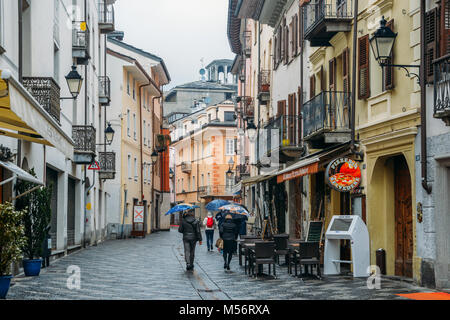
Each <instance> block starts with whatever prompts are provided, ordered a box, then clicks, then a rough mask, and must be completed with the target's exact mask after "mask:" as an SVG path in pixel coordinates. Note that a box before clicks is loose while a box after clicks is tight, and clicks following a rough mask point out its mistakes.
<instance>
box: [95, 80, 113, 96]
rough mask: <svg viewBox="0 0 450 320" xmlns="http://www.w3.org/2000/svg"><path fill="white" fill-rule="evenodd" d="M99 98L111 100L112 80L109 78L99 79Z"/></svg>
mask: <svg viewBox="0 0 450 320" xmlns="http://www.w3.org/2000/svg"><path fill="white" fill-rule="evenodd" d="M98 97H99V98H100V99H107V100H108V101H109V100H110V99H111V80H110V79H109V77H108V76H100V77H98Z"/></svg>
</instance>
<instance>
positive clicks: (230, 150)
mask: <svg viewBox="0 0 450 320" xmlns="http://www.w3.org/2000/svg"><path fill="white" fill-rule="evenodd" d="M234 151H235V150H234V139H227V140H226V151H225V155H227V156H232V155H234Z"/></svg>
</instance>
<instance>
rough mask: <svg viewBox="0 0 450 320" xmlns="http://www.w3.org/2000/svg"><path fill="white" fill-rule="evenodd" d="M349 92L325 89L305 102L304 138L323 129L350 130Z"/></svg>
mask: <svg viewBox="0 0 450 320" xmlns="http://www.w3.org/2000/svg"><path fill="white" fill-rule="evenodd" d="M350 97H351V94H350V93H349V92H342V91H323V92H321V93H320V94H318V95H317V96H315V97H314V98H312V99H311V100H310V101H308V102H306V103H305V104H303V135H304V138H305V139H307V138H308V137H310V136H312V135H314V134H316V133H318V132H319V131H322V130H328V131H338V130H350Z"/></svg>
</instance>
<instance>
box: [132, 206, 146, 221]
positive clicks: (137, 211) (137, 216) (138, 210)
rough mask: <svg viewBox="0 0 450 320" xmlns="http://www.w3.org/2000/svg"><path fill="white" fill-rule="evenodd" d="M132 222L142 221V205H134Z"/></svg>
mask: <svg viewBox="0 0 450 320" xmlns="http://www.w3.org/2000/svg"><path fill="white" fill-rule="evenodd" d="M134 223H144V206H135V207H134Z"/></svg>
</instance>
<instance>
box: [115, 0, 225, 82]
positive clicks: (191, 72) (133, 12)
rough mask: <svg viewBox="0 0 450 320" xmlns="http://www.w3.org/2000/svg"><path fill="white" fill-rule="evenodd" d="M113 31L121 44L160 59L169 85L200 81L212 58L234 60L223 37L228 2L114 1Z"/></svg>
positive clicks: (189, 0)
mask: <svg viewBox="0 0 450 320" xmlns="http://www.w3.org/2000/svg"><path fill="white" fill-rule="evenodd" d="M114 7H115V14H116V30H119V31H124V32H125V38H124V41H125V42H127V43H129V44H131V45H133V46H135V47H137V48H140V49H143V50H145V51H148V52H150V53H153V54H156V55H157V56H159V57H161V58H163V59H164V61H165V63H166V65H167V68H168V69H169V73H170V76H171V78H172V82H171V83H170V84H169V85H168V86H166V87H165V88H164V91H166V90H168V89H170V88H172V87H174V86H177V85H180V84H183V83H186V82H191V81H197V80H199V79H200V75H199V70H200V68H201V62H200V59H202V58H204V66H206V65H208V63H210V62H211V61H212V60H215V59H234V55H233V54H232V52H231V50H230V46H229V44H228V38H227V19H228V18H227V11H228V0H118V1H116V4H115V6H114Z"/></svg>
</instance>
